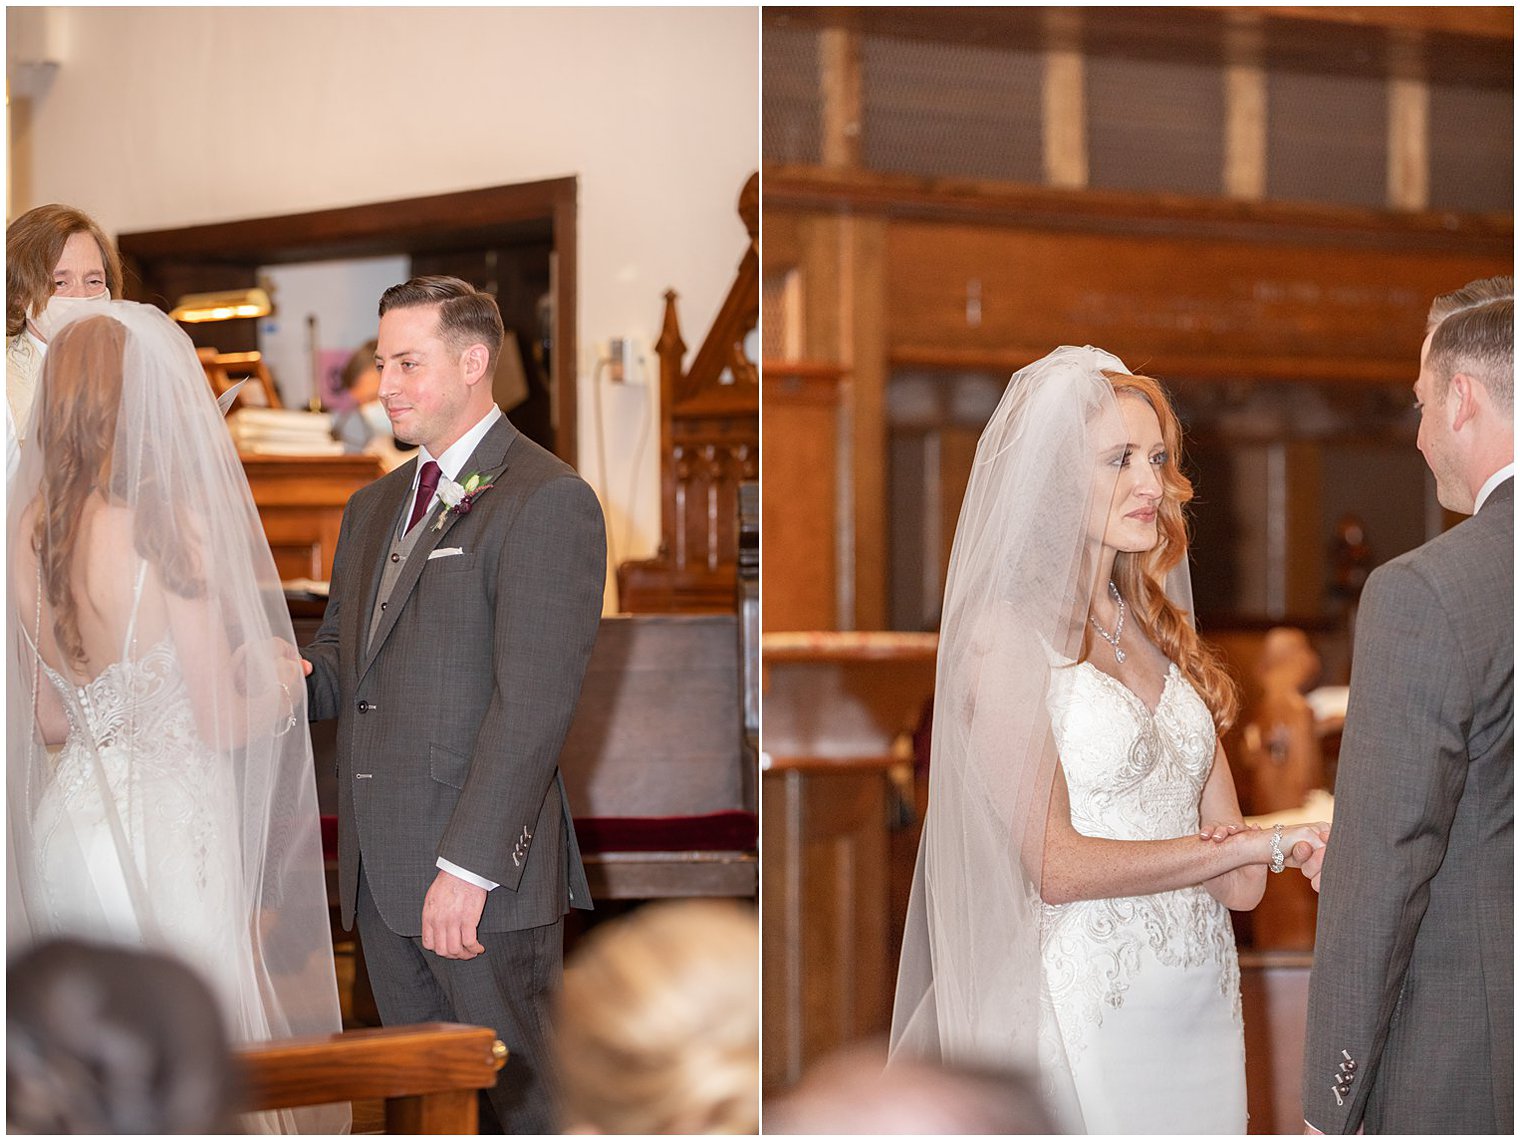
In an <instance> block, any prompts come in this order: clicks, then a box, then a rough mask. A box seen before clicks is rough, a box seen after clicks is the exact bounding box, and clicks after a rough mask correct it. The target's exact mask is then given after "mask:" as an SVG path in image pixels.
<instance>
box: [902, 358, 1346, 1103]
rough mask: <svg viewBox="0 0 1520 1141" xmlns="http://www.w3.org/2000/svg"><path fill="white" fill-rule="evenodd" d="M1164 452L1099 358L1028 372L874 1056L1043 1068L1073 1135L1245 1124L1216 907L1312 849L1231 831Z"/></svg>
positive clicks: (1223, 767) (1283, 837) (963, 590)
mask: <svg viewBox="0 0 1520 1141" xmlns="http://www.w3.org/2000/svg"><path fill="white" fill-rule="evenodd" d="M1180 436H1181V432H1180V428H1179V426H1178V424H1177V420H1176V417H1175V415H1174V414H1173V413H1172V411H1171V409H1170V407H1169V406H1168V404H1167V402H1166V398H1165V395H1164V393H1163V392H1162V390H1161V388H1160V386H1159V385H1157V384H1156V382H1155V381H1153V380H1150V379H1149V378H1146V377H1135V376H1132V375H1130V374H1129V372H1128V370H1127V369H1126V368H1125V367H1124V365H1123V363H1122V362H1120V361H1119V360H1118V359H1117V358H1116V357H1113V356H1112V355H1110V354H1108V353H1105V352H1102V351H1101V350H1098V349H1093V348H1091V347H1086V348H1072V347H1063V348H1060V349H1057V350H1055V351H1054V352H1053V353H1051V354H1050V355H1049V356H1047V357H1044V358H1043V359H1041V360H1039V361H1037V362H1035V363H1034V364H1032V365H1030V366H1028V367H1027V368H1025V369H1022V370H1020V371H1019V372H1018V373H1016V374H1015V375H1014V377H1013V379H1012V380H1011V381H1010V382H1009V385H1008V389H1007V391H1006V392H1005V393H1004V396H1003V399H1002V402H1001V403H1000V404H999V406H998V408H997V411H996V412H994V414H993V416H992V419H991V421H990V422H989V424H988V426H987V428H986V430H985V432H984V433H983V435H982V439H981V442H980V444H979V445H978V448H977V455H976V462H975V465H974V467H973V471H972V476H971V481H970V484H969V486H968V488H967V492H966V498H965V501H964V504H963V506H962V509H961V516H960V522H959V525H958V526H957V529H956V536H955V545H954V549H953V552H952V554H951V559H950V571H949V576H948V579H947V582H946V587H945V605H944V610H943V617H942V620H941V628H940V644H939V659H938V665H937V674H936V692H935V704H934V727H933V744H932V759H931V764H930V770H929V771H930V777H929V780H930V788H929V803H928V809H927V814H926V818H925V824H924V833H923V839H922V842H921V845H920V848H919V857H918V866H917V870H916V873H915V876H914V883H913V894H912V899H911V902H910V905H909V914H908V925H907V930H906V931H905V933H904V938H903V953H902V960H901V964H900V967H899V973H898V990H897V1001H896V1005H895V1008H894V1011H893V1026H892V1051H893V1055H894V1056H896V1055H897V1054H898V1053H899V1052H903V1053H906V1054H911V1055H913V1056H917V1057H929V1058H944V1059H947V1060H952V1061H969V1062H979V1063H991V1064H997V1065H1002V1066H1007V1067H1011V1068H1019V1069H1024V1070H1028V1071H1034V1072H1037V1073H1038V1076H1039V1081H1040V1085H1041V1089H1042V1091H1043V1093H1044V1095H1045V1096H1046V1098H1047V1100H1048V1101H1049V1103H1050V1107H1051V1109H1052V1110H1053V1111H1054V1112H1055V1113H1056V1114H1057V1117H1058V1120H1060V1121H1061V1123H1062V1125H1063V1127H1064V1128H1065V1129H1066V1130H1067V1131H1071V1132H1091V1133H1209V1132H1213V1133H1243V1132H1244V1131H1245V1127H1246V1112H1245V1050H1244V1040H1243V1036H1242V1024H1241V1011H1240V984H1239V968H1238V965H1237V963H1236V957H1235V943H1234V937H1233V935H1232V933H1231V927H1230V920H1229V914H1228V910H1229V909H1231V908H1234V909H1237V910H1245V909H1249V908H1252V907H1255V906H1256V904H1257V902H1258V901H1259V900H1260V899H1261V895H1262V892H1263V890H1264V888H1265V885H1266V875H1267V870H1268V868H1269V867H1272V868H1274V869H1275V870H1281V869H1282V868H1283V867H1284V866H1292V865H1297V864H1301V863H1302V862H1303V861H1304V860H1305V859H1307V858H1308V856H1309V854H1310V852H1311V850H1312V848H1311V846H1318V845H1320V844H1321V843H1322V841H1321V840H1320V838H1319V834H1318V832H1317V831H1316V830H1315V829H1316V826H1315V825H1309V824H1305V825H1300V826H1296V827H1294V828H1290V829H1287V830H1285V831H1284V830H1274V832H1267V831H1261V830H1254V829H1248V828H1246V827H1245V826H1244V825H1243V823H1242V820H1241V813H1240V806H1239V802H1238V800H1237V798H1236V794H1235V786H1234V782H1233V780H1232V779H1231V776H1230V770H1229V765H1228V762H1227V760H1226V758H1225V755H1224V751H1223V749H1222V748H1221V747H1220V744H1219V739H1218V737H1219V734H1220V733H1221V732H1223V731H1224V730H1225V729H1226V728H1228V726H1229V724H1230V722H1231V720H1232V719H1233V717H1234V715H1235V712H1236V697H1235V693H1234V689H1233V686H1232V684H1231V682H1230V679H1229V677H1228V675H1227V674H1226V673H1225V672H1224V670H1223V668H1222V667H1221V666H1220V664H1219V663H1218V661H1217V659H1216V658H1215V656H1214V655H1213V654H1212V653H1211V652H1210V651H1209V650H1208V648H1207V647H1206V646H1204V645H1203V644H1202V643H1201V642H1200V640H1199V638H1198V636H1197V634H1196V633H1195V632H1194V629H1193V619H1192V613H1191V610H1192V598H1191V589H1190V586H1189V579H1188V573H1187V557H1186V556H1187V550H1186V529H1185V524H1184V519H1183V507H1184V505H1185V504H1186V503H1187V501H1188V499H1189V498H1191V494H1192V490H1191V487H1190V485H1189V484H1188V482H1187V480H1186V479H1185V478H1184V477H1183V475H1182V474H1181V472H1180V470H1179V469H1178V464H1177V449H1178V446H1179V444H1180ZM1318 827H1325V826H1324V825H1319V826H1318Z"/></svg>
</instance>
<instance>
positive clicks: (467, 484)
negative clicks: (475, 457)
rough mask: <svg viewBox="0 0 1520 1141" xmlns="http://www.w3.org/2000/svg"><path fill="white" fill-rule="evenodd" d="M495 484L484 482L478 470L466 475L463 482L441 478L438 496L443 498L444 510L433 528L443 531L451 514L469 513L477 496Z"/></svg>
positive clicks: (439, 514)
mask: <svg viewBox="0 0 1520 1141" xmlns="http://www.w3.org/2000/svg"><path fill="white" fill-rule="evenodd" d="M495 486H496V485H495V484H494V483H482V482H481V480H480V473H479V472H478V471H477V472H474V473H473V474H471V475H469V476H468V477H466V478H465V481H464V482H463V483H455V482H454V481H453V480H452V479H447V478H445V479H441V480H439V481H438V498H439V499H441V500H443V510H442V511H440V512H439V513H438V521H437V522H436V523H434V524H433V530H435V531H442V530H443V528H444V527H445V525H446V524H447V522H448V519H449V516H451V515H455V514H458V515H468V514H469V513H470V508H471V507H473V506H474V505H475V500H476V498H477V497H478V496H481V495H484V494H485V493H486V492H488V491H490V490H491V488H493V487H495Z"/></svg>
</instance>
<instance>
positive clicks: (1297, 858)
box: [1198, 820, 1330, 891]
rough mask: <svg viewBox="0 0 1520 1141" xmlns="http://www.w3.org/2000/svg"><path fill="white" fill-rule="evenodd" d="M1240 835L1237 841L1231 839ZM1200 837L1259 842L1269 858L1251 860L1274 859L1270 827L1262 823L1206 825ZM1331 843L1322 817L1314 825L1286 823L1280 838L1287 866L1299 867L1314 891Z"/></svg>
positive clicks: (1204, 838) (1328, 829) (1201, 829)
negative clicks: (1262, 825)
mask: <svg viewBox="0 0 1520 1141" xmlns="http://www.w3.org/2000/svg"><path fill="white" fill-rule="evenodd" d="M1237 836H1238V837H1239V839H1238V840H1236V839H1232V838H1233V837H1237ZM1198 838H1199V839H1200V840H1208V841H1212V842H1214V843H1216V844H1222V843H1225V842H1226V841H1229V842H1232V843H1250V844H1255V845H1259V846H1260V847H1261V848H1262V849H1263V851H1264V852H1265V853H1266V857H1265V858H1264V859H1262V860H1260V861H1252V862H1253V863H1254V862H1261V863H1269V862H1270V861H1271V847H1270V845H1271V840H1270V839H1269V837H1268V829H1265V828H1262V827H1261V826H1260V825H1256V824H1245V823H1242V822H1240V821H1225V822H1215V823H1212V824H1205V825H1204V826H1203V827H1202V828H1200V829H1199V830H1198ZM1329 842H1330V825H1329V824H1328V823H1326V822H1325V821H1323V820H1321V821H1318V822H1316V823H1313V824H1288V825H1285V826H1284V827H1283V830H1282V840H1281V847H1282V852H1283V863H1284V866H1286V867H1290V868H1298V869H1300V870H1301V871H1302V872H1303V873H1304V875H1305V876H1306V877H1307V878H1308V879H1309V882H1310V883H1312V884H1313V885H1314V890H1315V891H1318V890H1319V873H1320V865H1322V864H1323V863H1324V861H1325V845H1326V844H1327V843H1329Z"/></svg>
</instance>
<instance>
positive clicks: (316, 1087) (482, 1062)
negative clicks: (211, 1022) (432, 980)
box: [238, 1022, 507, 1134]
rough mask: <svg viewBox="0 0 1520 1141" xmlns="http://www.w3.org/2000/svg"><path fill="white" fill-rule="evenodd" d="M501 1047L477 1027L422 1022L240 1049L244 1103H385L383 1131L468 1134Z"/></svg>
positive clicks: (250, 1107) (258, 1106) (254, 1107)
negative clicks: (479, 1098)
mask: <svg viewBox="0 0 1520 1141" xmlns="http://www.w3.org/2000/svg"><path fill="white" fill-rule="evenodd" d="M506 1059H507V1051H506V1047H505V1046H503V1045H502V1044H501V1043H500V1042H498V1041H497V1040H496V1033H495V1031H493V1030H490V1029H488V1028H486V1027H483V1026H460V1025H456V1024H454V1023H450V1022H427V1023H420V1024H418V1025H416V1026H399V1027H395V1028H387V1029H375V1030H350V1031H347V1032H345V1033H343V1034H333V1035H330V1036H327V1037H322V1038H296V1039H289V1040H286V1041H283V1042H271V1043H267V1044H264V1045H259V1046H249V1047H245V1048H243V1049H242V1050H240V1051H239V1052H238V1060H239V1062H240V1064H241V1066H242V1076H243V1088H244V1091H245V1098H244V1109H245V1110H247V1111H249V1112H256V1111H259V1110H274V1109H296V1108H299V1107H300V1106H306V1105H326V1104H328V1103H330V1102H335V1101H376V1100H383V1101H384V1102H385V1131H386V1132H387V1133H432V1134H442V1133H474V1132H476V1127H477V1112H478V1110H477V1100H476V1092H475V1091H476V1090H481V1089H487V1088H489V1087H490V1086H492V1085H494V1084H495V1083H496V1073H497V1071H498V1070H500V1069H501V1067H502V1066H503V1065H504V1064H505V1063H506Z"/></svg>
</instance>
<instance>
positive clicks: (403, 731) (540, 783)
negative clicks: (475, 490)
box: [303, 418, 607, 936]
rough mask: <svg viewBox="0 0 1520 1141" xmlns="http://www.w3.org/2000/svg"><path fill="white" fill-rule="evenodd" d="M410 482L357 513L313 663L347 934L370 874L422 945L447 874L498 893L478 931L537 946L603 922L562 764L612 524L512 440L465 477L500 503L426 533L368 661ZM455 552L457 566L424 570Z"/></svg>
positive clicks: (346, 517) (483, 447)
mask: <svg viewBox="0 0 1520 1141" xmlns="http://www.w3.org/2000/svg"><path fill="white" fill-rule="evenodd" d="M416 463H417V461H416V460H413V461H412V462H411V463H408V464H404V465H403V466H401V467H399V468H397V469H396V470H395V471H393V472H391V473H390V474H389V475H387V476H385V477H384V478H382V479H379V480H377V481H375V482H374V483H373V484H371V485H369V486H368V487H366V488H363V489H362V490H360V491H358V492H356V493H355V494H354V496H353V498H352V499H350V500H349V503H348V506H347V508H346V509H345V510H344V512H343V524H342V528H341V530H340V532H339V536H338V547H337V552H336V554H335V556H334V562H333V577H332V592H331V596H330V598H329V600H328V604H327V613H326V617H325V619H324V621H323V623H322V628H321V629H320V630H319V631H318V632H317V635H316V638H315V639H314V640H313V642H312V644H311V645H310V646H308V647H307V648H306V649H305V650H304V651H303V652H304V654H305V656H306V658H307V659H308V660H309V661H310V662H311V663H312V666H313V670H312V674H311V676H310V677H309V678H308V679H307V694H308V699H309V702H310V717H311V719H312V720H314V721H315V720H321V719H323V718H327V717H336V718H337V719H338V794H339V812H338V858H339V882H340V894H341V899H342V912H343V924H344V926H345V927H351V926H352V924H353V917H354V907H355V897H356V895H357V892H358V881H359V862H360V857H361V854H362V857H363V862H364V873H365V878H366V880H367V881H368V883H369V885H370V890H371V892H372V893H373V895H374V898H375V903H376V904H377V905H378V907H379V909H380V914H381V916H382V917H383V918H384V919H385V922H386V924H387V926H389V927H390V928H391V930H393V931H395V932H396V933H397V934H400V935H414V936H415V935H420V934H421V929H422V928H421V924H422V902H423V897H424V896H425V895H426V894H427V889H428V887H429V886H430V885H431V884H432V882H433V879H434V878H435V876H436V875H437V874H438V869H437V866H436V861H437V859H438V857H440V856H441V857H442V858H444V859H446V860H449V861H451V862H452V863H454V864H457V865H458V866H460V867H462V868H467V869H469V870H470V871H472V872H475V873H476V874H478V875H482V876H485V877H486V878H488V879H490V880H493V881H495V882H497V883H499V884H500V885H501V886H500V887H498V888H496V889H495V890H494V891H492V892H491V893H490V894H489V895H488V896H487V898H486V905H485V910H484V912H483V914H482V916H481V921H480V927H479V929H480V930H481V931H507V930H518V929H522V928H527V927H537V926H540V925H542V924H545V923H551V922H553V921H554V920H555V919H557V918H558V917H559V916H561V915H563V914H564V912H565V910H566V907H567V906H574V907H589V906H590V905H591V899H590V890H589V889H588V888H587V886H586V876H585V871H584V869H583V868H582V867H581V860H580V849H579V847H578V845H577V844H576V838H575V829H574V826H573V825H572V824H571V820H570V809H569V805H568V804H567V803H566V800H565V793H564V784H563V781H562V780H561V779H560V776H559V768H558V758H559V751H560V747H561V745H562V744H563V742H564V739H565V733H566V731H567V730H568V729H569V726H570V718H571V715H572V714H573V713H574V711H575V706H576V701H577V700H578V698H579V695H580V687H581V678H582V675H583V674H584V672H585V668H586V662H587V660H588V659H589V658H590V656H591V647H592V644H593V643H594V642H595V640H596V631H597V626H598V622H599V620H600V617H601V609H602V584H603V581H604V575H605V571H606V560H607V555H606V550H607V546H606V543H607V540H606V530H605V528H604V525H603V522H602V512H601V506H600V504H599V503H598V502H597V499H596V495H595V493H594V492H592V490H591V488H590V487H589V486H588V485H587V484H586V483H585V482H584V481H583V480H582V479H581V478H580V477H579V476H578V475H577V474H576V473H575V471H574V470H573V469H571V468H570V467H569V466H567V465H566V464H564V463H562V462H561V461H560V460H558V459H557V458H555V457H554V456H553V455H551V454H550V453H549V452H547V451H545V450H544V449H543V448H540V447H539V446H538V445H536V444H534V443H533V442H532V441H531V440H529V439H527V438H526V437H524V436H522V435H521V434H520V433H518V431H517V429H516V428H514V427H513V426H512V425H511V424H510V423H509V422H508V421H507V420H506V419H505V418H503V419H501V420H499V421H498V422H497V423H496V424H495V425H494V426H493V427H492V428H491V430H490V431H489V432H488V433H487V434H486V436H485V438H484V439H483V440H482V441H481V443H480V445H479V447H477V449H476V450H475V453H474V455H473V456H472V457H471V458H470V460H469V461H468V462H467V463H466V464H465V466H464V467H463V469H461V479H463V477H464V476H466V475H469V474H471V473H474V472H480V473H482V475H483V477H486V479H483V482H485V481H487V479H489V481H490V482H493V483H494V486H493V487H491V489H490V490H489V491H486V492H484V493H483V494H481V495H480V496H479V498H478V499H476V500H475V502H474V504H473V507H472V509H471V510H470V511H469V512H468V513H466V514H460V513H457V512H456V513H453V514H451V515H450V516H449V517H448V518H447V520H446V521H445V525H444V527H443V530H442V531H435V530H433V529H432V525H433V522H434V521H435V520H436V519H437V518H438V516H439V514H440V513H441V511H442V505H441V504H439V505H436V506H435V507H434V509H433V511H432V513H431V514H430V515H429V517H428V519H427V520H426V521H424V522H422V523H419V524H418V525H419V526H421V527H425V528H427V529H426V530H425V531H424V532H423V533H422V537H421V538H420V539H419V541H418V543H417V545H416V547H415V548H414V549H413V552H412V555H411V557H410V558H409V559H408V560H407V562H406V565H405V566H404V568H403V569H402V571H401V575H400V578H399V579H398V580H397V582H396V584H395V586H394V588H393V591H392V594H391V598H390V601H389V604H388V606H387V608H386V611H385V613H384V614H383V616H382V619H381V622H380V625H379V627H378V628H377V629H376V631H375V637H374V640H373V641H372V642H369V643H368V644H366V643H367V640H368V637H367V636H368V630H369V624H370V619H371V615H372V613H373V609H374V604H375V598H376V592H377V589H378V587H379V582H380V572H381V568H382V565H383V561H384V560H385V558H387V557H388V555H389V553H390V549H391V542H392V538H393V536H394V534H395V528H396V526H397V522H398V520H399V518H400V514H401V511H402V510H403V508H406V507H409V506H410V499H411V494H410V492H411V483H412V478H413V473H414V470H415V467H416ZM493 475H494V479H491V478H490V477H492V476H493ZM451 547H458V548H462V551H463V553H461V554H458V555H450V556H447V557H442V558H434V559H430V558H428V556H429V554H431V553H432V552H434V551H437V550H440V549H446V548H451Z"/></svg>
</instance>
